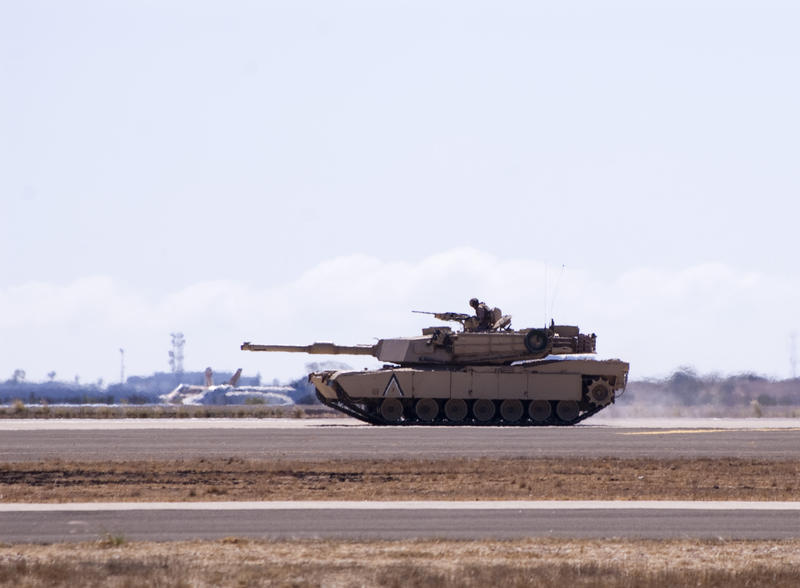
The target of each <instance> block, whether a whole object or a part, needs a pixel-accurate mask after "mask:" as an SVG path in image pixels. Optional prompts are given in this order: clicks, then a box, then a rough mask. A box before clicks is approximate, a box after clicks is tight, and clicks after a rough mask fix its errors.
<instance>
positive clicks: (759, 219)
mask: <svg viewBox="0 0 800 588" xmlns="http://www.w3.org/2000/svg"><path fill="white" fill-rule="evenodd" d="M798 17H800V5H797V4H796V3H794V2H789V1H785V2H780V1H765V2H761V3H758V4H754V3H751V2H736V1H727V2H721V1H720V2H717V1H705V2H688V1H680V0H679V1H675V2H670V3H658V4H656V3H642V2H633V1H631V2H623V1H613V0H612V1H609V2H603V3H599V2H593V1H566V2H559V3H553V2H536V1H526V2H522V1H520V2H515V1H506V2H494V3H486V2H469V1H459V2H447V1H442V2H414V1H408V2H393V3H386V2H356V1H350V2H348V1H343V2H311V1H306V2H302V1H298V2H290V3H287V2H263V1H258V2H256V1H253V2H245V1H235V0H234V1H228V2H203V1H196V0H195V1H191V2H190V1H183V0H173V1H170V2H150V1H144V0H142V1H136V2H133V1H124V0H121V1H119V2H114V3H108V2H101V1H97V2H91V1H80V0H76V1H75V2H70V3H63V2H56V1H44V0H42V1H31V2H24V3H21V2H11V1H5V0H0V87H2V91H0V380H2V379H5V378H9V377H11V374H12V373H13V372H14V370H16V369H24V370H25V371H26V374H27V377H28V379H29V380H33V381H37V380H44V379H46V374H47V373H48V372H50V371H55V372H56V374H57V377H56V379H59V380H61V379H63V380H69V381H72V380H73V379H74V378H75V376H79V377H80V379H81V381H84V382H94V381H97V380H99V379H101V378H102V379H103V381H104V382H105V383H111V382H116V381H119V378H120V352H119V349H120V348H124V349H125V363H126V366H125V369H126V374H128V375H130V374H140V375H141V374H148V373H151V372H153V371H167V370H168V369H169V364H168V359H169V358H168V351H169V349H170V333H172V332H178V331H180V332H183V333H184V334H185V336H186V341H187V342H186V348H185V368H186V369H191V370H202V369H205V367H206V366H212V367H214V368H216V369H218V370H220V371H222V370H231V369H235V368H236V367H240V366H241V367H243V368H244V370H245V373H249V374H253V373H260V374H261V375H262V377H263V378H264V380H265V381H272V380H273V379H278V380H279V381H285V380H287V379H291V378H297V377H300V376H302V375H303V373H304V370H305V369H306V367H305V366H306V364H307V363H308V362H311V361H315V360H316V361H324V360H325V359H328V358H325V357H311V356H304V355H299V356H296V355H288V354H256V353H246V352H242V351H240V350H239V345H240V344H241V342H242V341H245V340H249V341H252V342H257V343H286V344H306V343H311V342H313V341H323V340H326V341H336V342H341V343H344V344H354V343H372V342H374V340H375V338H386V337H396V336H409V335H415V334H417V333H419V329H421V328H422V327H425V326H428V325H429V324H431V323H432V322H436V321H431V320H429V319H430V317H426V316H424V315H418V314H412V313H411V312H410V311H411V310H431V311H456V312H467V311H469V307H468V306H467V301H468V300H469V298H471V297H473V296H477V297H479V298H480V299H482V300H485V301H486V302H487V303H489V304H490V305H493V306H499V307H501V308H502V309H503V311H504V312H506V313H509V314H512V315H513V317H514V318H513V323H512V325H513V326H514V327H517V328H523V327H532V326H541V325H542V324H544V323H545V322H549V319H550V318H551V317H552V318H554V319H555V320H556V322H557V323H564V324H577V325H579V326H580V327H581V328H582V329H583V330H584V331H587V332H595V333H597V335H598V351H599V352H600V354H601V355H604V356H608V357H619V358H622V359H625V360H626V361H629V362H630V363H631V377H632V378H650V377H663V376H666V375H668V374H669V373H671V372H672V371H673V370H675V369H677V368H678V367H680V366H691V367H693V368H695V369H697V370H698V371H700V372H701V373H720V374H735V373H742V372H753V373H759V374H762V375H766V376H768V377H774V378H786V377H789V376H791V375H792V361H791V360H792V356H793V349H794V347H793V345H792V343H791V342H792V336H793V334H794V333H796V332H798V331H800V310H799V309H798V305H797V300H798V293H799V292H800V271H798V257H799V256H798V245H797V241H798V239H797V236H796V231H797V219H798V213H800V204H798V195H800V169H798V165H797V162H798V161H800V109H798V108H797V105H798V104H800V78H798V76H797V75H796V73H794V72H795V71H796V68H797V62H798V58H799V57H800V37H798V35H797V34H796V23H797V22H798ZM797 345H800V343H797V344H796V346H797ZM794 355H795V356H796V355H797V352H794ZM336 359H337V360H339V361H346V362H347V363H348V364H349V365H351V366H353V367H358V368H360V367H363V366H374V365H376V364H371V363H369V358H367V359H366V360H365V359H364V358H360V357H359V358H342V357H339V358H336Z"/></svg>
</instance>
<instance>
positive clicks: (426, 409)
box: [414, 398, 439, 422]
mask: <svg viewBox="0 0 800 588" xmlns="http://www.w3.org/2000/svg"><path fill="white" fill-rule="evenodd" d="M414 410H415V412H416V413H417V416H418V417H419V420H421V421H426V422H431V421H432V420H434V419H435V418H436V416H437V415H438V414H439V403H438V402H436V400H434V399H433V398H420V399H419V400H417V405H416V406H415V407H414Z"/></svg>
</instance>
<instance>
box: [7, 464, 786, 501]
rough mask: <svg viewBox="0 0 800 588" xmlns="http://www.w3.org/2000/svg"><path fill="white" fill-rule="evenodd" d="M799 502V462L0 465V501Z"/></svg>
mask: <svg viewBox="0 0 800 588" xmlns="http://www.w3.org/2000/svg"><path fill="white" fill-rule="evenodd" d="M366 499H369V500H459V499H460V500H586V499H590V500H800V461H798V460H786V461H768V460H759V459H716V460H715V459H670V460H654V459H644V458H636V459H617V458H601V459H579V458H563V459H552V458H548V459H531V458H529V459H446V460H417V459H405V460H397V461H386V460H341V461H312V462H308V461H281V460H274V461H273V460H245V459H236V458H228V459H192V460H168V461H124V462H92V461H88V462H67V461H60V460H52V461H44V462H35V463H31V462H24V463H5V464H2V465H0V500H2V501H4V502H82V501H162V500H164V501H189V500H366Z"/></svg>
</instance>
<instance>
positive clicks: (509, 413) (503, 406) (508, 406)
mask: <svg viewBox="0 0 800 588" xmlns="http://www.w3.org/2000/svg"><path fill="white" fill-rule="evenodd" d="M524 412H525V409H524V408H523V406H522V402H520V401H519V400H514V399H509V400H503V402H501V403H500V416H501V417H503V420H504V421H505V422H507V423H516V422H517V421H519V419H521V418H522V414H523V413H524Z"/></svg>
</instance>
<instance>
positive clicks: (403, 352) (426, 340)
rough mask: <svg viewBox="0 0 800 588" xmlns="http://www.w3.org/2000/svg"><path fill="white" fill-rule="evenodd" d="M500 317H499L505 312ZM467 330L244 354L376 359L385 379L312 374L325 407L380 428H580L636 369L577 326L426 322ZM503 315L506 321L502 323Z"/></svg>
mask: <svg viewBox="0 0 800 588" xmlns="http://www.w3.org/2000/svg"><path fill="white" fill-rule="evenodd" d="M495 310H496V309H495ZM426 314H432V315H434V316H435V317H436V318H437V319H440V320H444V321H455V322H459V323H461V328H460V329H457V330H454V329H452V328H451V327H449V326H444V325H442V326H432V327H428V328H424V329H422V334H421V335H419V336H416V337H398V338H391V339H380V340H378V342H377V343H375V344H374V345H355V346H345V345H335V344H333V343H327V342H318V343H313V344H311V345H299V346H298V345H257V344H253V343H250V342H245V343H243V344H242V346H241V348H242V349H243V350H246V351H268V352H291V353H310V354H322V355H371V356H373V357H375V358H377V359H378V360H380V361H382V362H385V365H384V366H383V367H382V368H380V369H376V370H363V371H352V370H328V371H320V372H314V373H311V374H309V376H308V379H309V381H310V382H311V383H312V384H313V385H314V387H315V388H316V394H317V397H318V398H319V400H320V402H322V403H323V404H325V405H327V406H330V407H332V408H334V409H336V410H339V411H341V412H343V413H345V414H347V415H349V416H352V417H355V418H357V419H360V420H362V421H365V422H368V423H372V424H374V425H452V426H459V425H462V426H463V425H489V426H491V425H494V426H543V425H574V424H575V423H578V422H580V421H582V420H584V419H586V418H588V417H590V416H592V415H593V414H596V413H597V412H598V411H600V410H602V409H603V408H605V407H606V406H609V405H610V404H612V403H613V402H614V400H615V398H616V397H617V396H619V395H620V394H621V393H622V391H624V389H625V385H626V384H627V378H628V367H629V366H628V364H627V363H626V362H624V361H620V360H618V359H599V358H598V357H597V356H596V342H597V336H596V335H595V334H594V333H592V334H586V333H581V332H580V329H579V328H578V327H577V326H573V325H556V324H555V323H554V322H552V321H551V323H550V326H549V327H546V328H528V329H519V330H514V329H512V328H511V317H510V316H508V315H505V316H502V315H500V316H497V317H496V320H494V321H493V323H492V324H491V326H490V327H488V328H487V327H484V328H483V329H480V328H479V326H478V324H477V321H476V320H475V317H474V316H470V315H465V314H460V313H426ZM498 314H499V313H498Z"/></svg>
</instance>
